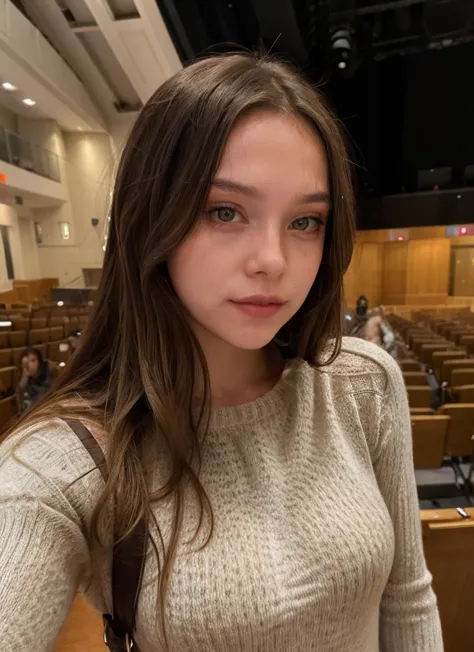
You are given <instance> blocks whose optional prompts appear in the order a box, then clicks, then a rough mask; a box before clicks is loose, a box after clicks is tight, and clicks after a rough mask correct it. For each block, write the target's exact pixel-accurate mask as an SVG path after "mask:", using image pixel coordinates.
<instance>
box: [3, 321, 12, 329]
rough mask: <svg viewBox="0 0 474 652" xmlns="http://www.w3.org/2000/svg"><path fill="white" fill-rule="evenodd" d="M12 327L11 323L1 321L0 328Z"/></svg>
mask: <svg viewBox="0 0 474 652" xmlns="http://www.w3.org/2000/svg"><path fill="white" fill-rule="evenodd" d="M11 325H12V322H11V321H0V328H10V326H11Z"/></svg>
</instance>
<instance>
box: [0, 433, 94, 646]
mask: <svg viewBox="0 0 474 652" xmlns="http://www.w3.org/2000/svg"><path fill="white" fill-rule="evenodd" d="M55 434H56V433H49V435H50V439H53V441H50V442H48V441H47V435H46V434H42V435H37V434H34V435H32V436H31V438H30V440H26V442H25V443H22V444H21V445H20V447H19V449H18V450H17V452H16V455H17V457H18V458H19V460H21V461H17V460H16V459H15V457H14V456H13V455H12V451H11V444H10V442H9V441H7V442H6V443H5V444H3V445H2V446H1V447H0V613H1V617H0V641H1V644H0V648H1V649H2V650H15V652H49V651H51V650H52V649H53V647H54V642H55V640H56V638H57V636H58V634H59V632H60V631H61V628H62V626H63V624H64V622H65V620H66V617H67V614H68V611H69V609H70V606H71V604H72V601H73V599H74V596H75V594H76V591H77V587H78V584H79V583H80V581H81V580H82V579H84V578H85V577H86V576H87V575H89V573H90V568H89V567H90V563H89V561H90V560H89V550H88V545H87V541H86V538H85V536H84V532H83V525H82V523H81V519H80V518H79V516H78V514H77V512H76V510H75V509H74V507H73V504H72V503H73V502H74V500H71V497H66V495H65V494H64V492H63V491H61V490H60V488H59V487H60V485H61V481H60V474H61V473H62V472H64V471H65V470H66V469H67V472H68V473H71V471H72V464H68V463H67V461H66V460H65V459H64V454H63V453H62V452H61V450H60V446H59V445H55V443H54V438H53V435H55Z"/></svg>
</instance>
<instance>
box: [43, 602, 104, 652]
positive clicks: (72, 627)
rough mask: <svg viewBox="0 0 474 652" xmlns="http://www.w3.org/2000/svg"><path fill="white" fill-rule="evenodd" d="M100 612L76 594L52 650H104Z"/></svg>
mask: <svg viewBox="0 0 474 652" xmlns="http://www.w3.org/2000/svg"><path fill="white" fill-rule="evenodd" d="M103 632H104V629H103V627H102V618H101V616H100V614H98V613H97V612H96V611H94V610H93V609H92V607H90V606H89V605H88V604H87V603H86V602H85V601H84V599H83V598H81V597H80V596H78V597H77V598H76V600H75V601H74V604H73V606H72V609H71V612H70V614H69V617H68V620H67V622H66V625H65V627H64V629H63V631H62V633H61V636H60V637H59V639H58V642H57V644H56V647H55V648H54V652H106V651H107V648H106V647H105V644H104V639H103V635H104V634H103Z"/></svg>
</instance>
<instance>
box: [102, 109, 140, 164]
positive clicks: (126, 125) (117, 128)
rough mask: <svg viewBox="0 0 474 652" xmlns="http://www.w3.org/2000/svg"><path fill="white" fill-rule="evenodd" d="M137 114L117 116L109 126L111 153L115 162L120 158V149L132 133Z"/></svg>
mask: <svg viewBox="0 0 474 652" xmlns="http://www.w3.org/2000/svg"><path fill="white" fill-rule="evenodd" d="M137 117H138V113H125V114H123V115H120V116H117V118H116V119H115V120H114V121H113V123H112V124H110V125H109V134H110V139H111V142H112V153H113V155H114V158H115V160H116V162H118V159H119V158H120V154H121V153H122V149H123V147H124V145H125V143H126V141H127V139H128V137H129V135H130V132H131V131H132V127H133V125H134V124H135V120H136V119H137Z"/></svg>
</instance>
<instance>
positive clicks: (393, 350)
mask: <svg viewBox="0 0 474 652" xmlns="http://www.w3.org/2000/svg"><path fill="white" fill-rule="evenodd" d="M351 322H352V323H351V325H350V327H349V335H350V336H351V337H360V338H361V339H364V340H367V342H372V343H373V344H377V346H380V347H382V348H383V349H385V350H386V351H387V352H388V353H390V355H392V356H393V357H394V358H396V357H397V347H396V342H395V335H394V333H393V331H392V329H391V328H390V325H389V324H388V322H387V321H386V320H385V312H384V308H383V306H379V307H378V308H375V309H374V310H371V311H370V310H369V302H368V300H367V298H366V297H364V296H363V295H362V296H360V297H359V298H358V299H357V303H356V310H355V313H354V315H353V316H352V320H351Z"/></svg>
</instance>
